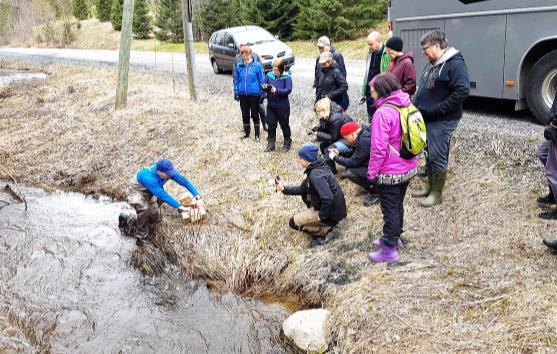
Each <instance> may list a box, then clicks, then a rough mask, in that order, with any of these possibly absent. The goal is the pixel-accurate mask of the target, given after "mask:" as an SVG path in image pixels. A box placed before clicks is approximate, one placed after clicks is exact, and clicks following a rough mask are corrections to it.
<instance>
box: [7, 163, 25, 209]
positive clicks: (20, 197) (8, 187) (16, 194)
mask: <svg viewBox="0 0 557 354" xmlns="http://www.w3.org/2000/svg"><path fill="white" fill-rule="evenodd" d="M2 172H3V173H4V174H7V175H8V176H10V178H11V179H12V181H13V182H14V184H15V186H16V187H17V190H18V192H19V194H18V193H16V192H15V191H14V190H13V189H12V187H11V186H10V184H9V183H8V184H6V188H7V189H8V191H10V192H11V193H12V194H13V195H14V197H15V198H16V199H18V200H20V201H21V202H23V203H25V211H27V199H26V198H25V194H23V192H22V191H21V188H19V184H17V181H16V180H15V178H14V176H12V174H11V173H9V172H6V171H4V170H2Z"/></svg>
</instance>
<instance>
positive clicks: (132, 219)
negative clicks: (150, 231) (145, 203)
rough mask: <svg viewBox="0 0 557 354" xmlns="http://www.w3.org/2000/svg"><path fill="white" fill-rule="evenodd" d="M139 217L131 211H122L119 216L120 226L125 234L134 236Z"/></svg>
mask: <svg viewBox="0 0 557 354" xmlns="http://www.w3.org/2000/svg"><path fill="white" fill-rule="evenodd" d="M136 224H137V217H136V216H135V214H133V213H131V212H121V213H120V215H119V216H118V228H119V229H120V232H122V234H123V235H125V236H133V234H134V233H135V232H136Z"/></svg>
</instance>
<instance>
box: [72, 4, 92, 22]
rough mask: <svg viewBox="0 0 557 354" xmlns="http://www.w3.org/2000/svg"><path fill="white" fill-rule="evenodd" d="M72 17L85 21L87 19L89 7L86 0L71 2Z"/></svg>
mask: <svg viewBox="0 0 557 354" xmlns="http://www.w3.org/2000/svg"><path fill="white" fill-rule="evenodd" d="M72 9H73V15H74V17H75V18H77V19H78V20H85V19H86V18H87V17H89V5H88V4H87V1H86V0H73V2H72Z"/></svg>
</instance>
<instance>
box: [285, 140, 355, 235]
mask: <svg viewBox="0 0 557 354" xmlns="http://www.w3.org/2000/svg"><path fill="white" fill-rule="evenodd" d="M318 153H319V148H318V147H317V145H315V144H305V145H303V146H302V147H301V148H300V150H299V151H298V155H299V157H300V165H301V166H302V167H303V168H305V172H304V174H305V175H306V177H305V179H304V181H303V182H302V183H301V184H300V185H299V186H290V187H285V186H284V182H283V181H282V180H280V179H277V180H276V181H275V183H276V188H277V190H278V191H280V192H282V193H283V194H285V195H299V196H301V197H302V200H303V202H304V203H305V204H306V206H307V207H308V210H304V211H302V212H299V213H297V214H295V215H294V216H293V217H291V218H290V220H289V221H288V225H289V226H290V227H291V228H293V229H294V230H297V231H302V232H306V233H307V234H309V235H311V236H313V240H312V245H322V244H324V243H326V242H327V241H329V240H331V239H332V238H334V237H335V236H336V225H337V224H338V223H339V222H340V221H341V220H342V219H344V218H345V217H346V201H345V200H344V193H343V192H342V189H341V188H340V185H339V184H338V182H337V180H336V179H335V176H333V174H332V173H331V170H330V169H329V167H328V166H327V164H326V163H325V161H324V160H323V159H320V158H319V155H318ZM333 230H335V232H331V231H333Z"/></svg>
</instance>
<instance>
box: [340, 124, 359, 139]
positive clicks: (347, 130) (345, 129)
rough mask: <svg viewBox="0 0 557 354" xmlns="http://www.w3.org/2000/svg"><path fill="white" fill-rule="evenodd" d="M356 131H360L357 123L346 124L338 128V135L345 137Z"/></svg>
mask: <svg viewBox="0 0 557 354" xmlns="http://www.w3.org/2000/svg"><path fill="white" fill-rule="evenodd" d="M358 129H360V125H359V124H358V123H357V122H348V123H345V124H344V125H343V126H342V128H340V135H342V136H347V135H350V134H352V133H354V132H355V131H356V130H358Z"/></svg>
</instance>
